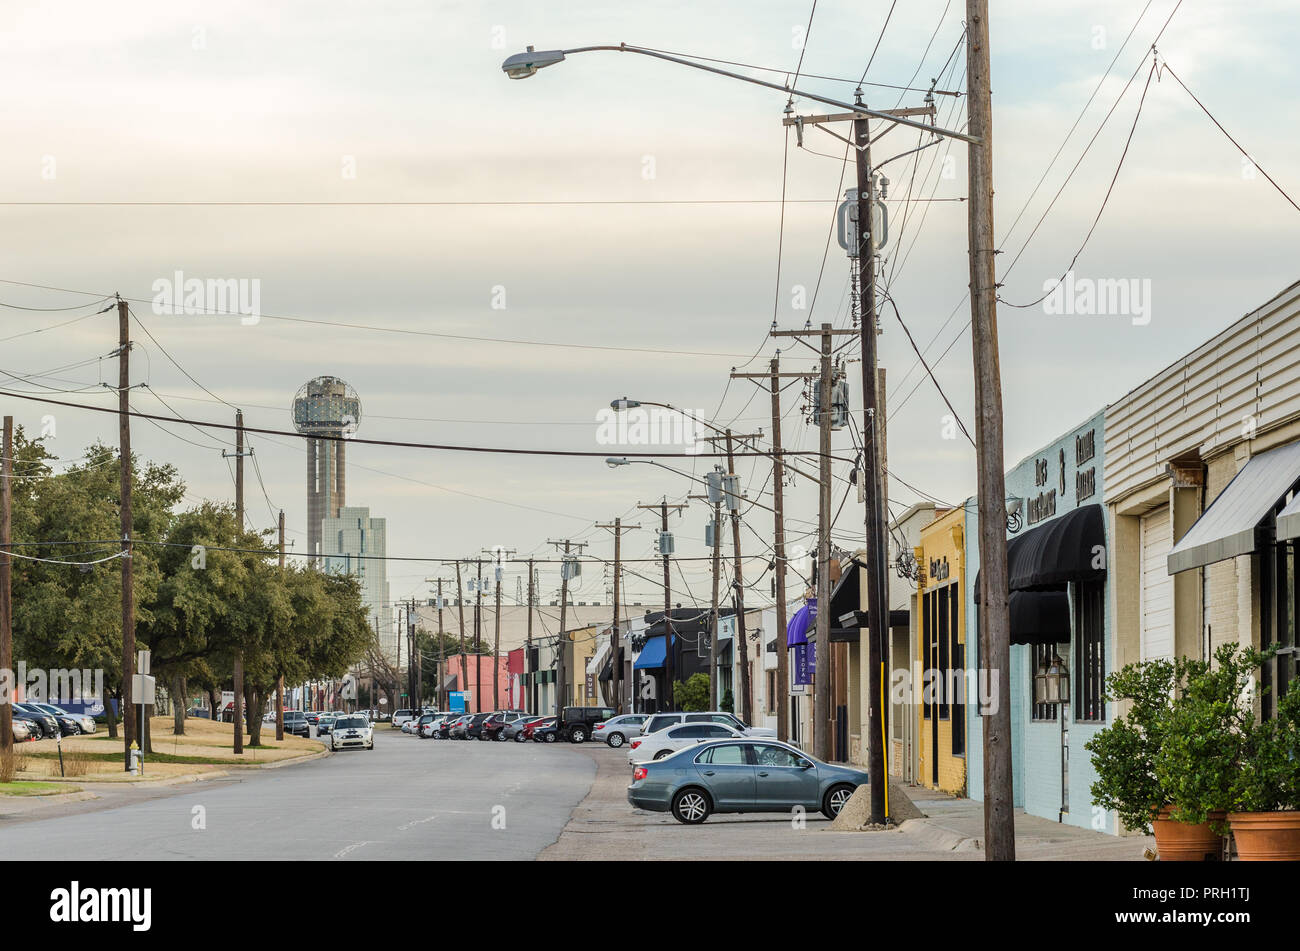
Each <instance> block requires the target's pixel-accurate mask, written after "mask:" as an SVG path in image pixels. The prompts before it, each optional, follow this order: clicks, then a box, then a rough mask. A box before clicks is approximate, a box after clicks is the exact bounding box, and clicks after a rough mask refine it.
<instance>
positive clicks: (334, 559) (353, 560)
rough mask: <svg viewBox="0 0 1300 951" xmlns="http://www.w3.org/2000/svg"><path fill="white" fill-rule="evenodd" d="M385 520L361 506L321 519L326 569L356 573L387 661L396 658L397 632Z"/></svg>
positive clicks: (363, 598) (350, 507)
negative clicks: (390, 592)
mask: <svg viewBox="0 0 1300 951" xmlns="http://www.w3.org/2000/svg"><path fill="white" fill-rule="evenodd" d="M387 534H388V527H387V520H385V519H382V518H371V517H370V509H368V508H366V507H364V506H343V507H341V508H340V509H339V512H338V515H337V516H336V517H330V518H326V519H324V520H323V521H322V522H321V536H322V546H323V551H322V552H321V554H322V555H323V556H324V561H325V565H324V567H325V570H326V571H336V572H340V573H342V574H350V575H355V576H356V577H357V579H358V580H359V581H360V582H361V601H362V603H363V604H364V605H365V606H366V608H367V609H369V611H370V626H371V627H372V628H375V630H376V632H377V634H378V637H379V647H380V650H382V651H383V652H384V656H386V657H387V658H388V660H389V662H390V663H396V661H397V633H396V631H394V630H393V607H392V602H391V601H390V600H389V597H388V563H387V562H386V561H385V560H384V556H385V555H386V554H387V551H388V541H387Z"/></svg>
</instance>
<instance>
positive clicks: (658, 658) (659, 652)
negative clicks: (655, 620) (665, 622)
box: [632, 634, 677, 670]
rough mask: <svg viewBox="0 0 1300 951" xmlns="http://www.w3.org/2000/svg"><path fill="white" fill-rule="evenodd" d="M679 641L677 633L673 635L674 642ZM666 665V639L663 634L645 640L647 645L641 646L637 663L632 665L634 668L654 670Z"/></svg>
mask: <svg viewBox="0 0 1300 951" xmlns="http://www.w3.org/2000/svg"><path fill="white" fill-rule="evenodd" d="M676 643H677V635H676V634H674V635H673V644H674V645H676ZM663 665H664V639H663V636H662V635H660V636H659V637H651V638H649V639H648V640H646V642H645V647H643V648H641V653H640V654H638V655H637V659H636V663H635V664H633V665H632V669H633V670H654V669H656V668H658V667H662V666H663Z"/></svg>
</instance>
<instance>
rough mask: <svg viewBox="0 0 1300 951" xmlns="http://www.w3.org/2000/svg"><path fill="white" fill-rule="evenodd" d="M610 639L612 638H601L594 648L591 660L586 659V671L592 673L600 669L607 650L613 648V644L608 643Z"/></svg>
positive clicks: (607, 652)
mask: <svg viewBox="0 0 1300 951" xmlns="http://www.w3.org/2000/svg"><path fill="white" fill-rule="evenodd" d="M611 640H612V638H609V637H605V638H602V640H601V642H600V646H599V647H597V648H596V653H594V654H592V655H591V660H589V661H587V673H589V674H594V673H595V672H596V671H598V670H600V668H601V665H602V664H604V663H605V660H606V658H607V656H608V655H609V652H610V651H611V650H612V649H613V645H612V644H611V643H610V641H611Z"/></svg>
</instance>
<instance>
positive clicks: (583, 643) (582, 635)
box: [565, 624, 609, 707]
mask: <svg viewBox="0 0 1300 951" xmlns="http://www.w3.org/2000/svg"><path fill="white" fill-rule="evenodd" d="M608 630H609V625H608V624H603V625H602V624H593V625H592V626H591V627H584V628H579V629H578V630H576V631H569V632H568V634H567V635H566V636H567V637H568V639H569V641H570V642H571V644H570V651H569V658H570V660H569V663H570V664H572V666H571V667H569V668H568V670H569V681H568V691H567V693H568V696H567V697H566V698H565V705H566V706H574V707H590V706H596V705H599V704H600V703H601V702H602V701H601V699H600V694H599V690H598V689H597V685H596V678H595V675H594V674H588V673H587V665H588V663H590V662H591V658H592V656H593V655H594V654H595V653H596V648H597V647H599V646H600V645H599V638H600V636H601V634H603V633H604V632H606V631H608Z"/></svg>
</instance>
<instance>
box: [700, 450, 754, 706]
mask: <svg viewBox="0 0 1300 951" xmlns="http://www.w3.org/2000/svg"><path fill="white" fill-rule="evenodd" d="M718 468H721V466H719V467H718ZM715 471H716V470H715ZM719 482H721V480H719ZM705 498H708V496H705ZM721 583H722V499H721V498H718V499H715V500H714V502H713V617H712V619H711V624H712V627H711V629H710V630H711V634H710V636H709V709H710V710H716V709H718V641H719V640H720V638H719V637H718V629H719V620H720V619H719V616H718V587H719V585H720V584H721ZM746 722H748V721H746Z"/></svg>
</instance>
